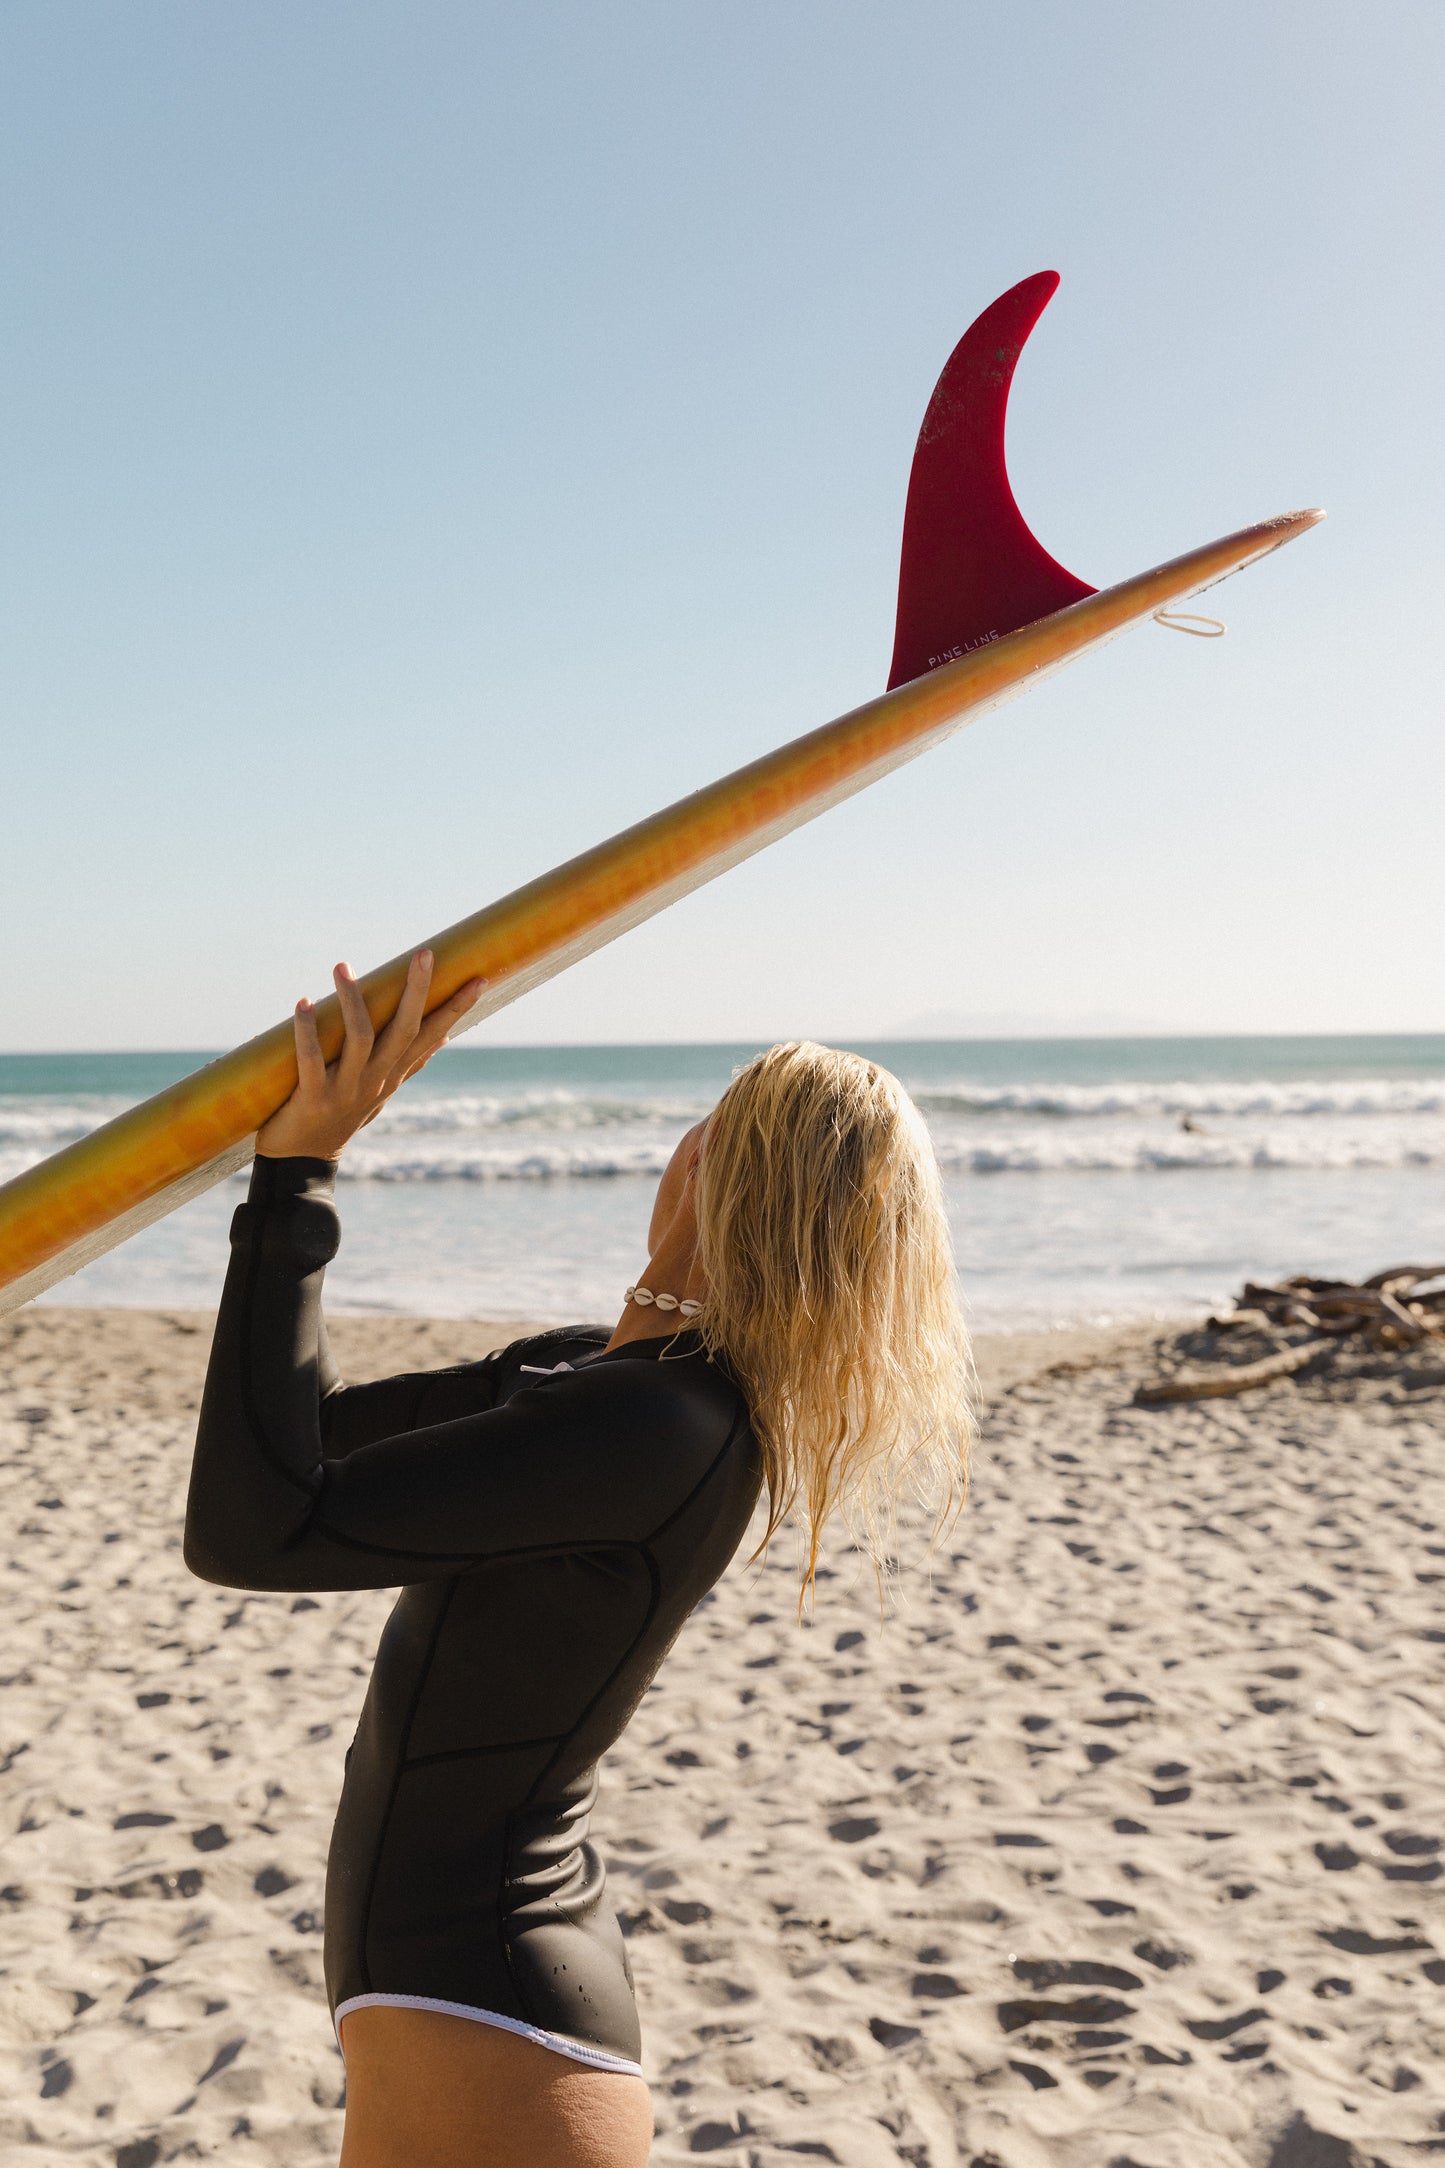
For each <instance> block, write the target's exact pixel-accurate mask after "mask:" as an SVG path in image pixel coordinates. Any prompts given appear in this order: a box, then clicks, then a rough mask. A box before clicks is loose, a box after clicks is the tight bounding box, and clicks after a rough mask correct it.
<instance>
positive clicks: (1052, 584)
mask: <svg viewBox="0 0 1445 2168" xmlns="http://www.w3.org/2000/svg"><path fill="white" fill-rule="evenodd" d="M1058 283H1059V274H1058V272H1057V271H1039V272H1036V273H1035V274H1034V276H1033V277H1032V278H1027V279H1021V280H1020V281H1019V283H1018V285H1017V286H1012V287H1010V288H1009V291H1008V292H1007V293H1006V294H1001V295H1000V296H999V298H998V300H997V301H995V302H994V303H993V305H992V307H990V308H987V309H985V310H984V312H983V314H982V316H980V317H979V318H978V320H977V321H976V322H975V323H973V324H971V325H970V326H969V328H968V330H967V331H966V332H965V333H964V335H963V337H962V338H961V339H960V340H959V342H958V344H957V346H956V347H955V348H954V350H953V352H952V353H951V354H950V355H949V357H948V362H947V365H946V367H945V368H944V371H943V374H942V376H941V377H940V378H939V379H938V385H937V389H936V390H935V391H934V394H933V397H932V399H930V401H929V402H928V412H927V413H926V414H925V415H924V417H923V427H922V429H921V430H920V431H919V433H918V449H917V450H916V451H915V453H914V455H913V472H912V474H911V475H910V477H909V481H908V504H907V508H906V510H905V512H904V515H903V561H902V565H901V567H900V569H899V575H898V630H897V633H896V636H895V639H894V646H893V667H892V670H891V671H890V672H889V676H888V689H889V691H890V692H891V691H892V689H893V687H894V686H895V685H905V684H907V683H908V681H909V680H910V679H911V678H917V677H922V676H923V675H924V673H925V672H926V671H929V670H936V669H937V667H938V665H939V664H940V663H943V662H952V661H953V660H954V658H955V657H956V656H958V655H966V654H967V653H968V652H969V650H970V649H971V648H975V647H982V646H983V645H984V644H985V642H987V641H989V640H994V639H997V638H999V637H1000V635H1001V634H1003V633H1006V632H1017V630H1018V628H1019V626H1020V625H1030V624H1032V623H1033V622H1034V620H1035V618H1039V617H1049V616H1051V615H1052V613H1053V612H1054V611H1055V610H1061V609H1063V608H1064V606H1065V604H1066V603H1070V602H1078V601H1081V600H1082V598H1083V597H1084V596H1085V595H1092V594H1094V593H1095V592H1096V589H1094V588H1092V587H1087V586H1086V585H1085V584H1084V582H1083V581H1082V580H1077V579H1075V577H1074V575H1073V573H1072V572H1066V571H1065V570H1064V568H1063V566H1062V565H1061V564H1057V563H1055V561H1054V559H1053V558H1052V557H1050V555H1049V553H1048V551H1047V550H1046V549H1045V548H1044V546H1043V544H1042V543H1041V542H1039V541H1037V540H1036V539H1035V537H1034V536H1033V535H1032V534H1031V533H1030V532H1029V530H1028V528H1027V527H1026V526H1025V524H1024V519H1023V514H1022V513H1021V512H1020V511H1019V508H1018V506H1017V505H1016V504H1015V502H1014V493H1013V491H1012V490H1011V489H1010V487H1009V479H1008V468H1007V467H1006V465H1005V464H1004V441H1003V440H1004V416H1005V414H1006V412H1007V409H1008V394H1009V385H1010V383H1011V382H1012V381H1013V373H1014V365H1015V364H1016V362H1017V361H1018V358H1019V355H1020V353H1021V352H1022V350H1023V344H1024V341H1025V339H1027V337H1028V335H1029V333H1030V332H1031V331H1032V330H1033V328H1034V325H1035V324H1036V323H1037V322H1038V320H1039V318H1040V317H1041V316H1042V314H1043V312H1044V310H1045V308H1046V307H1047V306H1048V304H1049V302H1050V301H1051V300H1052V298H1053V295H1054V292H1055V289H1056V288H1057V286H1058Z"/></svg>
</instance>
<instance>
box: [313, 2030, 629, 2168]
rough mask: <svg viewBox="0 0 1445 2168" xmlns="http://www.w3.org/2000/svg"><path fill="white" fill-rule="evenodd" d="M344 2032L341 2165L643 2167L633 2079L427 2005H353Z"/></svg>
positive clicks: (362, 2167) (343, 2167)
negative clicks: (423, 2007)
mask: <svg viewBox="0 0 1445 2168" xmlns="http://www.w3.org/2000/svg"><path fill="white" fill-rule="evenodd" d="M342 2039H343V2045H344V2047H345V2050H346V2132H345V2136H344V2138H343V2139H342V2145H341V2161H340V2168H646V2164H647V2158H648V2155H649V2153H650V2152H651V2150H652V2103H651V2099H650V2097H649V2095H648V2090H647V2087H646V2085H645V2084H644V2082H643V2080H642V2079H641V2078H631V2077H626V2076H622V2075H619V2074H618V2073H615V2072H613V2071H607V2070H589V2069H588V2067H587V2065H586V2064H585V2063H575V2062H572V2061H571V2060H570V2059H569V2058H568V2057H567V2056H565V2055H558V2054H556V2053H555V2052H554V2051H553V2050H552V2049H551V2048H542V2047H538V2046H537V2045H536V2043H535V2042H534V2041H531V2040H523V2039H520V2038H519V2037H518V2036H517V2035H516V2034H515V2033H509V2032H503V2031H502V2030H501V2028H500V2027H498V2026H495V2025H479V2024H477V2023H475V2022H474V2021H473V2020H472V2019H470V2018H463V2017H445V2016H443V2015H442V2014H441V2013H440V2012H437V2011H432V2010H396V2009H389V2008H387V2007H386V2006H385V2005H381V2006H373V2007H371V2008H368V2009H363V2010H353V2011H352V2012H351V2013H350V2015H349V2016H348V2017H347V2018H345V2019H344V2020H343V2024H342Z"/></svg>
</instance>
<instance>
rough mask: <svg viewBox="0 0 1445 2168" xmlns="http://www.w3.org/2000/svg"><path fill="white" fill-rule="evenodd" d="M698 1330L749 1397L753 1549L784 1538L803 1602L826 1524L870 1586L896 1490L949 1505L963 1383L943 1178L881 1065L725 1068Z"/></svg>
mask: <svg viewBox="0 0 1445 2168" xmlns="http://www.w3.org/2000/svg"><path fill="white" fill-rule="evenodd" d="M697 1223H698V1236H699V1259H700V1262H701V1264H702V1267H703V1271H704V1274H705V1277H706V1283H707V1292H706V1296H705V1300H704V1304H703V1309H702V1312H701V1314H700V1316H699V1317H698V1318H697V1319H696V1321H695V1322H696V1326H697V1329H698V1330H699V1331H700V1332H701V1334H702V1337H703V1340H704V1342H705V1344H706V1345H707V1347H708V1348H709V1350H710V1351H711V1352H712V1353H714V1354H716V1355H718V1356H720V1357H721V1358H722V1360H723V1361H724V1362H725V1363H726V1364H727V1365H728V1367H729V1368H730V1370H731V1371H732V1373H733V1375H734V1376H735V1377H736V1378H737V1380H738V1383H739V1384H740V1385H741V1387H742V1388H743V1391H744V1393H745V1394H746V1396H747V1400H748V1405H749V1408H750V1410H751V1414H752V1421H753V1429H754V1432H755V1434H756V1436H757V1439H758V1443H759V1445H760V1447H761V1450H762V1456H763V1466H764V1471H765V1478H766V1482H767V1491H768V1525H767V1529H766V1532H765V1534H764V1536H763V1539H762V1542H761V1544H760V1545H759V1552H762V1551H765V1550H766V1549H767V1547H768V1545H769V1544H770V1543H771V1541H772V1539H773V1537H774V1536H775V1535H776V1533H777V1531H778V1529H779V1528H780V1527H781V1525H782V1524H783V1522H784V1521H785V1520H787V1519H791V1520H793V1521H794V1522H795V1523H796V1525H797V1526H798V1528H799V1531H800V1534H801V1537H802V1546H803V1551H804V1554H805V1559H806V1564H805V1568H804V1572H803V1588H802V1593H803V1596H804V1597H806V1596H807V1595H808V1593H809V1591H810V1590H811V1588H812V1585H813V1581H814V1577H815V1575H816V1572H817V1568H818V1563H819V1555H820V1548H821V1541H822V1534H823V1529H824V1527H825V1525H826V1524H827V1522H828V1521H829V1520H830V1519H831V1518H832V1517H833V1515H834V1514H837V1515H839V1516H840V1518H841V1519H842V1521H843V1523H844V1525H845V1526H846V1527H847V1529H848V1531H849V1534H850V1535H851V1537H852V1538H853V1540H854V1542H855V1543H857V1544H858V1545H859V1547H860V1548H861V1549H862V1550H864V1551H865V1552H866V1553H867V1554H869V1555H871V1557H872V1559H873V1562H874V1565H875V1567H876V1568H877V1570H878V1571H879V1573H880V1575H881V1574H882V1573H883V1572H884V1571H885V1570H886V1568H887V1565H888V1563H889V1561H890V1560H891V1557H892V1553H893V1549H894V1544H895V1537H896V1505H897V1500H898V1498H899V1495H900V1493H903V1492H911V1493H913V1494H914V1495H916V1496H919V1497H921V1498H922V1500H923V1501H924V1503H925V1504H926V1505H927V1506H928V1507H930V1508H931V1509H932V1511H933V1512H934V1514H935V1516H936V1525H937V1526H939V1527H941V1526H943V1525H945V1523H946V1521H947V1520H948V1518H949V1517H950V1516H951V1514H952V1513H953V1512H956V1510H957V1508H958V1507H959V1506H960V1505H961V1504H962V1501H963V1496H964V1492H965V1489H966V1486H967V1478H968V1453H969V1447H970V1445H971V1443H972V1439H973V1435H974V1430H975V1420H974V1399H975V1391H974V1376H973V1365H972V1361H971V1359H970V1355H969V1347H968V1335H967V1332H966V1330H965V1327H964V1323H963V1318H962V1316H961V1314H960V1311H959V1306H958V1297H957V1293H956V1289H955V1284H954V1273H953V1256H952V1248H951V1244H950V1241H949V1235H948V1225H947V1222H946V1220H945V1218H944V1213H943V1203H942V1197H941V1193H940V1186H939V1179H938V1166H937V1162H936V1160H935V1158H934V1154H933V1146H932V1143H931V1142H930V1139H929V1136H928V1132H927V1130H926V1129H925V1128H924V1125H923V1121H922V1118H921V1116H920V1115H919V1113H918V1110H917V1108H916V1107H915V1106H914V1104H913V1102H912V1100H911V1099H910V1098H909V1096H908V1094H907V1092H905V1091H904V1089H903V1087H902V1085H901V1084H900V1083H899V1082H898V1080H897V1078H896V1077H893V1076H890V1075H889V1073H888V1071H887V1070H886V1069H882V1068H880V1067H879V1066H878V1065H877V1063H876V1062H871V1061H865V1060H863V1058H862V1057H861V1056H860V1055H857V1054H844V1053H839V1052H837V1051H835V1050H834V1049H833V1048H831V1047H825V1046H816V1045H814V1044H812V1043H811V1042H809V1041H801V1042H792V1043H789V1044H787V1045H783V1046H775V1047H772V1048H770V1049H769V1051H768V1052H767V1053H765V1054H759V1055H758V1056H757V1058H756V1059H755V1060H754V1061H751V1062H749V1063H748V1065H747V1067H746V1068H744V1069H742V1070H740V1071H739V1072H738V1074H737V1076H735V1077H734V1079H733V1081H732V1083H731V1085H730V1086H729V1087H728V1089H727V1091H726V1092H725V1093H724V1094H723V1097H722V1099H721V1100H720V1101H719V1103H718V1105H717V1106H716V1108H715V1109H714V1110H713V1112H712V1114H711V1115H710V1116H709V1117H708V1122H707V1126H706V1130H705V1132H704V1135H703V1141H702V1151H701V1157H700V1160H699V1163H698V1170H697Z"/></svg>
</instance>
